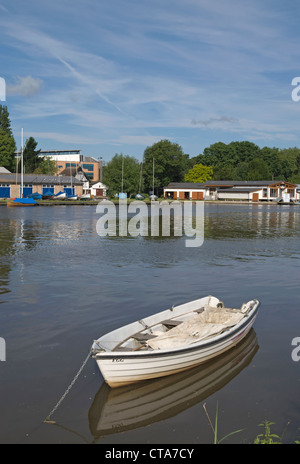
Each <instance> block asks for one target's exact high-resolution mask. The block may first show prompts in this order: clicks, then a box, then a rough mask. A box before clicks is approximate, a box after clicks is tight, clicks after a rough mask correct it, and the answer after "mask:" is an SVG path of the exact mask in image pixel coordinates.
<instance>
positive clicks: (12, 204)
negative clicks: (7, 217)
mask: <svg viewBox="0 0 300 464" xmlns="http://www.w3.org/2000/svg"><path fill="white" fill-rule="evenodd" d="M33 206H38V204H37V203H36V202H35V201H34V200H20V201H18V200H17V199H16V200H11V201H8V202H7V207H8V208H20V207H22V208H32V207H33Z"/></svg>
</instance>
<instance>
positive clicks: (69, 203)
mask: <svg viewBox="0 0 300 464" xmlns="http://www.w3.org/2000/svg"><path fill="white" fill-rule="evenodd" d="M103 201H104V200H103V199H94V200H37V204H38V205H39V206H97V204H99V203H100V202H103ZM109 201H111V202H112V203H114V204H115V205H118V204H119V200H114V199H113V200H109ZM127 201H128V203H132V202H133V201H138V200H135V199H132V200H131V199H128V200H127ZM158 201H159V202H161V201H167V202H168V203H172V202H174V201H175V200H163V199H159V200H158ZM176 201H180V203H184V202H185V201H184V200H176ZM187 201H188V202H189V203H193V204H196V203H199V201H194V200H187ZM200 201H201V202H202V203H205V204H210V205H263V206H277V205H279V206H299V205H300V202H299V203H290V204H282V205H280V204H278V203H276V202H274V201H260V202H257V201H246V200H240V201H239V200H200ZM142 203H146V205H151V201H150V200H143V202H142ZM6 205H7V201H6V200H0V206H6Z"/></svg>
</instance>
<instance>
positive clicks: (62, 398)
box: [44, 348, 93, 424]
mask: <svg viewBox="0 0 300 464" xmlns="http://www.w3.org/2000/svg"><path fill="white" fill-rule="evenodd" d="M92 353H93V349H92V348H91V349H90V351H89V354H88V356H87V357H86V358H85V360H84V361H83V364H82V366H81V367H80V369H79V371H78V372H77V374H76V375H75V377H74V379H73V380H72V382H71V383H70V385H69V386H68V388H67V389H66V391H65V393H64V394H63V395H62V397H61V398H60V400H59V401H58V403H57V404H56V405H55V406H54V408H53V409H52V411H51V412H50V413H49V414H48V416H47V417H46V419H44V422H45V423H46V424H56V422H55V421H53V420H51V416H52V415H53V414H54V413H55V411H56V410H57V409H58V408H59V406H60V405H61V403H62V402H63V400H64V399H65V398H66V396H67V395H68V393H69V392H70V390H71V389H72V387H73V386H74V384H75V382H76V380H77V379H78V377H79V376H80V374H81V372H82V371H83V369H84V368H85V366H86V364H87V362H88V360H89V359H90V357H91V355H92Z"/></svg>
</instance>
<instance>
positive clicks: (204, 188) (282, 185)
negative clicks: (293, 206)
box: [164, 180, 300, 202]
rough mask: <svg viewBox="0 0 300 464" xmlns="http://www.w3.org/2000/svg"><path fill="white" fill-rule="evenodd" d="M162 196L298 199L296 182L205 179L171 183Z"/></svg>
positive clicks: (273, 199)
mask: <svg viewBox="0 0 300 464" xmlns="http://www.w3.org/2000/svg"><path fill="white" fill-rule="evenodd" d="M164 197H165V198H167V199H178V200H245V201H254V202H258V201H275V200H277V201H278V199H287V198H289V199H290V200H293V201H298V200H299V199H300V192H299V191H298V189H297V185H296V184H291V183H290V182H286V181H274V180H273V181H227V180H226V181H217V180H215V181H213V180H211V181H207V182H205V183H203V184H196V183H195V184H193V183H175V182H174V183H171V184H169V185H168V186H167V187H165V188H164Z"/></svg>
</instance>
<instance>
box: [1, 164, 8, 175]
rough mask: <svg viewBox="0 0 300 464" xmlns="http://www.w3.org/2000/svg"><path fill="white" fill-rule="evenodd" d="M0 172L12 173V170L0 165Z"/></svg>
mask: <svg viewBox="0 0 300 464" xmlns="http://www.w3.org/2000/svg"><path fill="white" fill-rule="evenodd" d="M0 174H10V171H9V170H8V169H6V168H3V167H1V166H0Z"/></svg>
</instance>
